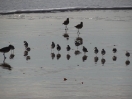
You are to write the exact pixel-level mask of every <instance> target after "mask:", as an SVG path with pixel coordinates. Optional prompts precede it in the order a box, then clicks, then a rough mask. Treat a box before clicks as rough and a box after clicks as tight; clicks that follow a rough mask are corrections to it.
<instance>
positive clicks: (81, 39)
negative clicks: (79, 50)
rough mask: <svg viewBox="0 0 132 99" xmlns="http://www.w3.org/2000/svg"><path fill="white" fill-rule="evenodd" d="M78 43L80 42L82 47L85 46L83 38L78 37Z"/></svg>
mask: <svg viewBox="0 0 132 99" xmlns="http://www.w3.org/2000/svg"><path fill="white" fill-rule="evenodd" d="M76 41H78V42H79V43H80V45H82V44H83V38H81V37H77V38H76Z"/></svg>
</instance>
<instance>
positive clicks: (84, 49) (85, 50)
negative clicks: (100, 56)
mask: <svg viewBox="0 0 132 99" xmlns="http://www.w3.org/2000/svg"><path fill="white" fill-rule="evenodd" d="M82 50H83V52H84V54H85V53H86V52H88V50H87V48H86V47H84V46H83V49H82Z"/></svg>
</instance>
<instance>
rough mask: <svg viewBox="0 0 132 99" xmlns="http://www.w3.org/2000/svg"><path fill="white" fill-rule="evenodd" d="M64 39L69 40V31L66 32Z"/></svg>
mask: <svg viewBox="0 0 132 99" xmlns="http://www.w3.org/2000/svg"><path fill="white" fill-rule="evenodd" d="M63 37H64V38H66V39H67V40H69V34H68V33H67V30H65V33H64V34H63Z"/></svg>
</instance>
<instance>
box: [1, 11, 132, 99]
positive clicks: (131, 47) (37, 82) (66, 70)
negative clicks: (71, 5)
mask: <svg viewBox="0 0 132 99" xmlns="http://www.w3.org/2000/svg"><path fill="white" fill-rule="evenodd" d="M67 17H69V19H70V23H69V25H68V31H67V33H68V34H69V40H67V39H66V38H64V37H63V34H64V33H65V26H64V25H62V23H63V21H64V20H65V19H66V18H67ZM80 22H83V23H84V26H83V28H82V29H80V37H81V38H83V44H82V45H80V46H79V47H78V50H79V51H80V52H81V54H79V55H75V51H76V50H77V47H76V46H75V44H74V41H75V39H76V38H77V29H76V28H75V27H74V26H75V25H77V24H79V23H80ZM131 26H132V10H120V11H119V10H115V11H114V10H113V11H111V10H105V11H103V10H98V11H77V12H58V13H44V14H11V15H4V16H2V15H1V16H0V48H2V47H5V46H8V45H9V44H12V45H14V46H15V50H14V55H15V56H14V58H13V59H9V56H10V54H11V53H10V52H9V53H6V54H5V55H6V57H7V59H6V60H5V62H6V63H8V66H7V68H5V66H0V99H131V97H132V64H131V63H130V64H129V65H126V64H125V62H126V60H129V61H130V62H132V57H131V56H130V57H129V58H127V57H126V56H125V53H126V51H129V52H130V53H132V43H131V42H132V39H131V38H132V27H131ZM23 41H27V42H28V44H29V47H30V48H31V51H30V52H29V53H28V56H30V58H31V59H30V60H26V57H25V56H24V51H25V47H24V43H23ZM52 41H54V42H55V44H59V45H60V46H61V51H60V52H59V53H60V54H61V57H60V59H57V57H56V55H57V54H58V51H57V50H56V48H55V49H54V50H52V52H51V42H52ZM67 45H70V47H71V51H69V52H67V51H66V46H67ZM82 46H85V47H86V48H87V49H88V53H86V55H87V56H88V57H87V59H86V60H85V61H83V60H82V59H83V56H84V53H83V52H82ZM94 47H97V48H98V49H99V53H98V54H97V56H98V58H99V60H98V62H97V63H95V62H94V57H95V56H96V55H95V54H94ZM114 47H115V48H117V50H118V52H117V53H115V54H113V52H112V49H113V48H114ZM103 48H104V49H105V50H106V55H104V56H103V57H102V55H101V52H100V51H101V50H102V49H103ZM51 53H54V54H55V57H54V59H52V58H51ZM67 54H69V55H70V56H71V57H70V59H69V60H67ZM113 56H117V60H116V61H113V60H112V57H113ZM102 58H104V59H105V60H106V62H105V63H104V65H103V64H102V63H101V59H102ZM3 59H4V57H3V54H2V53H0V64H1V65H2V64H3ZM9 66H11V69H9ZM64 78H66V79H67V80H66V81H64Z"/></svg>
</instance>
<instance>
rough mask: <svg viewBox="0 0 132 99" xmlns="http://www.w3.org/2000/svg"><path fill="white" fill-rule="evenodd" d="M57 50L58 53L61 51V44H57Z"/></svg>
mask: <svg viewBox="0 0 132 99" xmlns="http://www.w3.org/2000/svg"><path fill="white" fill-rule="evenodd" d="M57 50H58V52H59V51H60V50H61V47H60V45H59V44H57Z"/></svg>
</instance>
